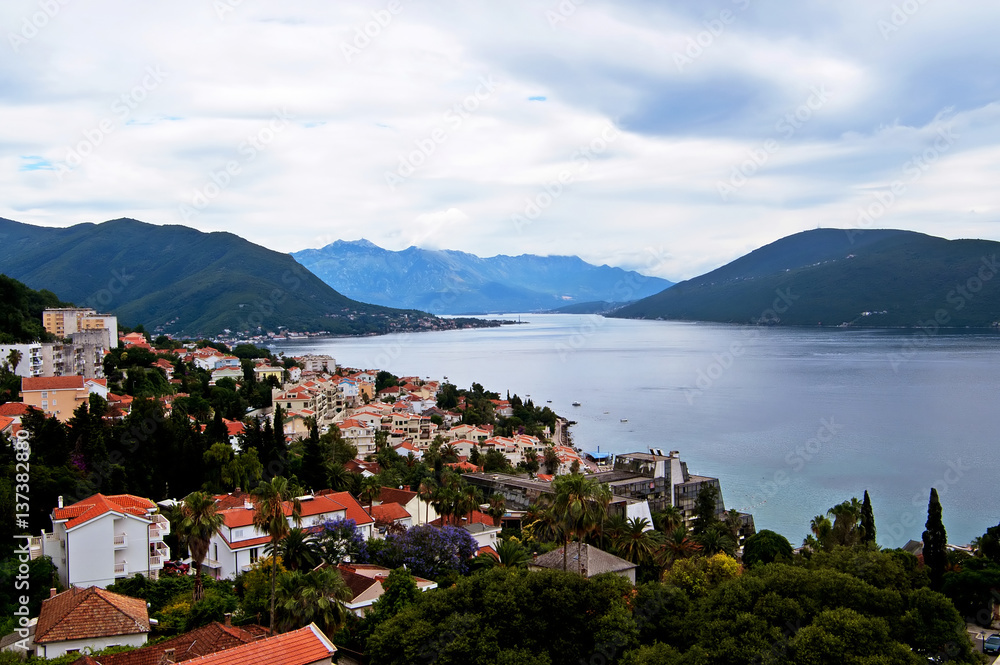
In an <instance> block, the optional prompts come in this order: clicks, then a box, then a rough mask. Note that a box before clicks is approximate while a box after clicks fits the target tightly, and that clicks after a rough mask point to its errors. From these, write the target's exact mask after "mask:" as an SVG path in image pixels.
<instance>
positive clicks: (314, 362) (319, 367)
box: [295, 355, 337, 374]
mask: <svg viewBox="0 0 1000 665" xmlns="http://www.w3.org/2000/svg"><path fill="white" fill-rule="evenodd" d="M295 362H296V363H298V365H299V366H300V367H301V368H302V370H303V371H305V372H317V373H318V372H326V373H327V374H336V373H337V361H336V360H334V359H333V357H331V356H316V355H305V356H299V357H296V358H295Z"/></svg>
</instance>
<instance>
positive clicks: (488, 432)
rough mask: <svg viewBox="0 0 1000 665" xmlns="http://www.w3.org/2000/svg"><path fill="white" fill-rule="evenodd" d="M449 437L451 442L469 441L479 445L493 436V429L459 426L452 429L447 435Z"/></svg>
mask: <svg viewBox="0 0 1000 665" xmlns="http://www.w3.org/2000/svg"><path fill="white" fill-rule="evenodd" d="M446 434H447V437H448V438H449V439H451V440H455V439H469V440H471V441H475V442H477V443H481V442H483V441H485V440H486V439H488V438H490V437H491V436H493V427H492V426H491V427H489V428H486V427H477V426H475V425H458V426H456V427H452V428H451V429H450V430H448V432H447V433H446Z"/></svg>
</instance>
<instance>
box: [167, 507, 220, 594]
mask: <svg viewBox="0 0 1000 665" xmlns="http://www.w3.org/2000/svg"><path fill="white" fill-rule="evenodd" d="M180 514H181V522H180V524H179V525H178V528H177V535H178V536H179V537H180V539H181V541H182V542H184V543H185V544H186V545H187V548H188V551H189V552H191V558H192V559H193V560H194V563H195V571H196V573H195V578H194V600H195V602H198V601H199V600H201V599H202V598H203V597H204V595H205V588H204V586H203V585H202V580H201V566H202V564H203V563H204V562H205V557H206V556H208V546H209V543H210V542H211V540H212V536H213V535H215V532H216V531H218V530H219V527H221V526H222V524H223V518H222V515H221V514H219V512H218V509H217V507H216V504H215V499H214V498H213V497H212V496H211V495H209V494H206V493H205V492H191V493H190V494H188V495H187V496H186V497H184V503H182V504H181V506H180Z"/></svg>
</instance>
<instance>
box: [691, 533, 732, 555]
mask: <svg viewBox="0 0 1000 665" xmlns="http://www.w3.org/2000/svg"><path fill="white" fill-rule="evenodd" d="M695 541H697V543H698V544H699V545H701V551H702V552H704V553H705V556H711V555H712V554H718V553H719V552H724V553H725V554H730V555H731V554H733V552H734V550H735V549H736V545H735V543H734V542H733V539H732V538H730V537H729V534H728V533H726V532H725V530H724V529H723V528H721V527H719V526H713V527H712V528H711V529H709V530H708V531H706V532H705V533H702V534H699V535H697V536H695Z"/></svg>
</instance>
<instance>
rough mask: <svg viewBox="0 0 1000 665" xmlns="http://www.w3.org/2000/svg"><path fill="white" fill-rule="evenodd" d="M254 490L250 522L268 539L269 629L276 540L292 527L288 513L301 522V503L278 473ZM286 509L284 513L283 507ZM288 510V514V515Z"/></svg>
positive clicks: (274, 580) (276, 568)
mask: <svg viewBox="0 0 1000 665" xmlns="http://www.w3.org/2000/svg"><path fill="white" fill-rule="evenodd" d="M254 494H256V495H257V505H256V510H255V511H254V514H253V525H254V528H256V529H257V530H258V531H260V532H262V533H264V534H266V535H267V536H268V537H270V539H271V545H270V547H271V559H272V565H271V625H270V628H271V631H272V632H273V631H274V591H275V583H276V581H277V571H278V567H277V565H274V563H275V562H276V561H277V557H276V556H274V555H275V554H276V553H277V552H278V543H280V542H281V539H282V538H284V537H285V536H287V535H288V532H289V531H290V530H291V527H289V525H288V517H289V516H290V517H291V518H292V521H293V522H294V523H295V525H296V526H298V525H299V524H301V523H302V504H300V503H299V500H298V499H296V498H295V497H294V495H293V493H292V489H291V487H289V485H288V480H287V479H285V478H282V477H281V476H275V477H274V478H272V479H271V482H269V483H267V482H265V483H261V484H260V485H259V486H258V487H257V489H256V490H254ZM286 510H287V511H288V513H286V512H285V511H286ZM289 513H290V515H289Z"/></svg>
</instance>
